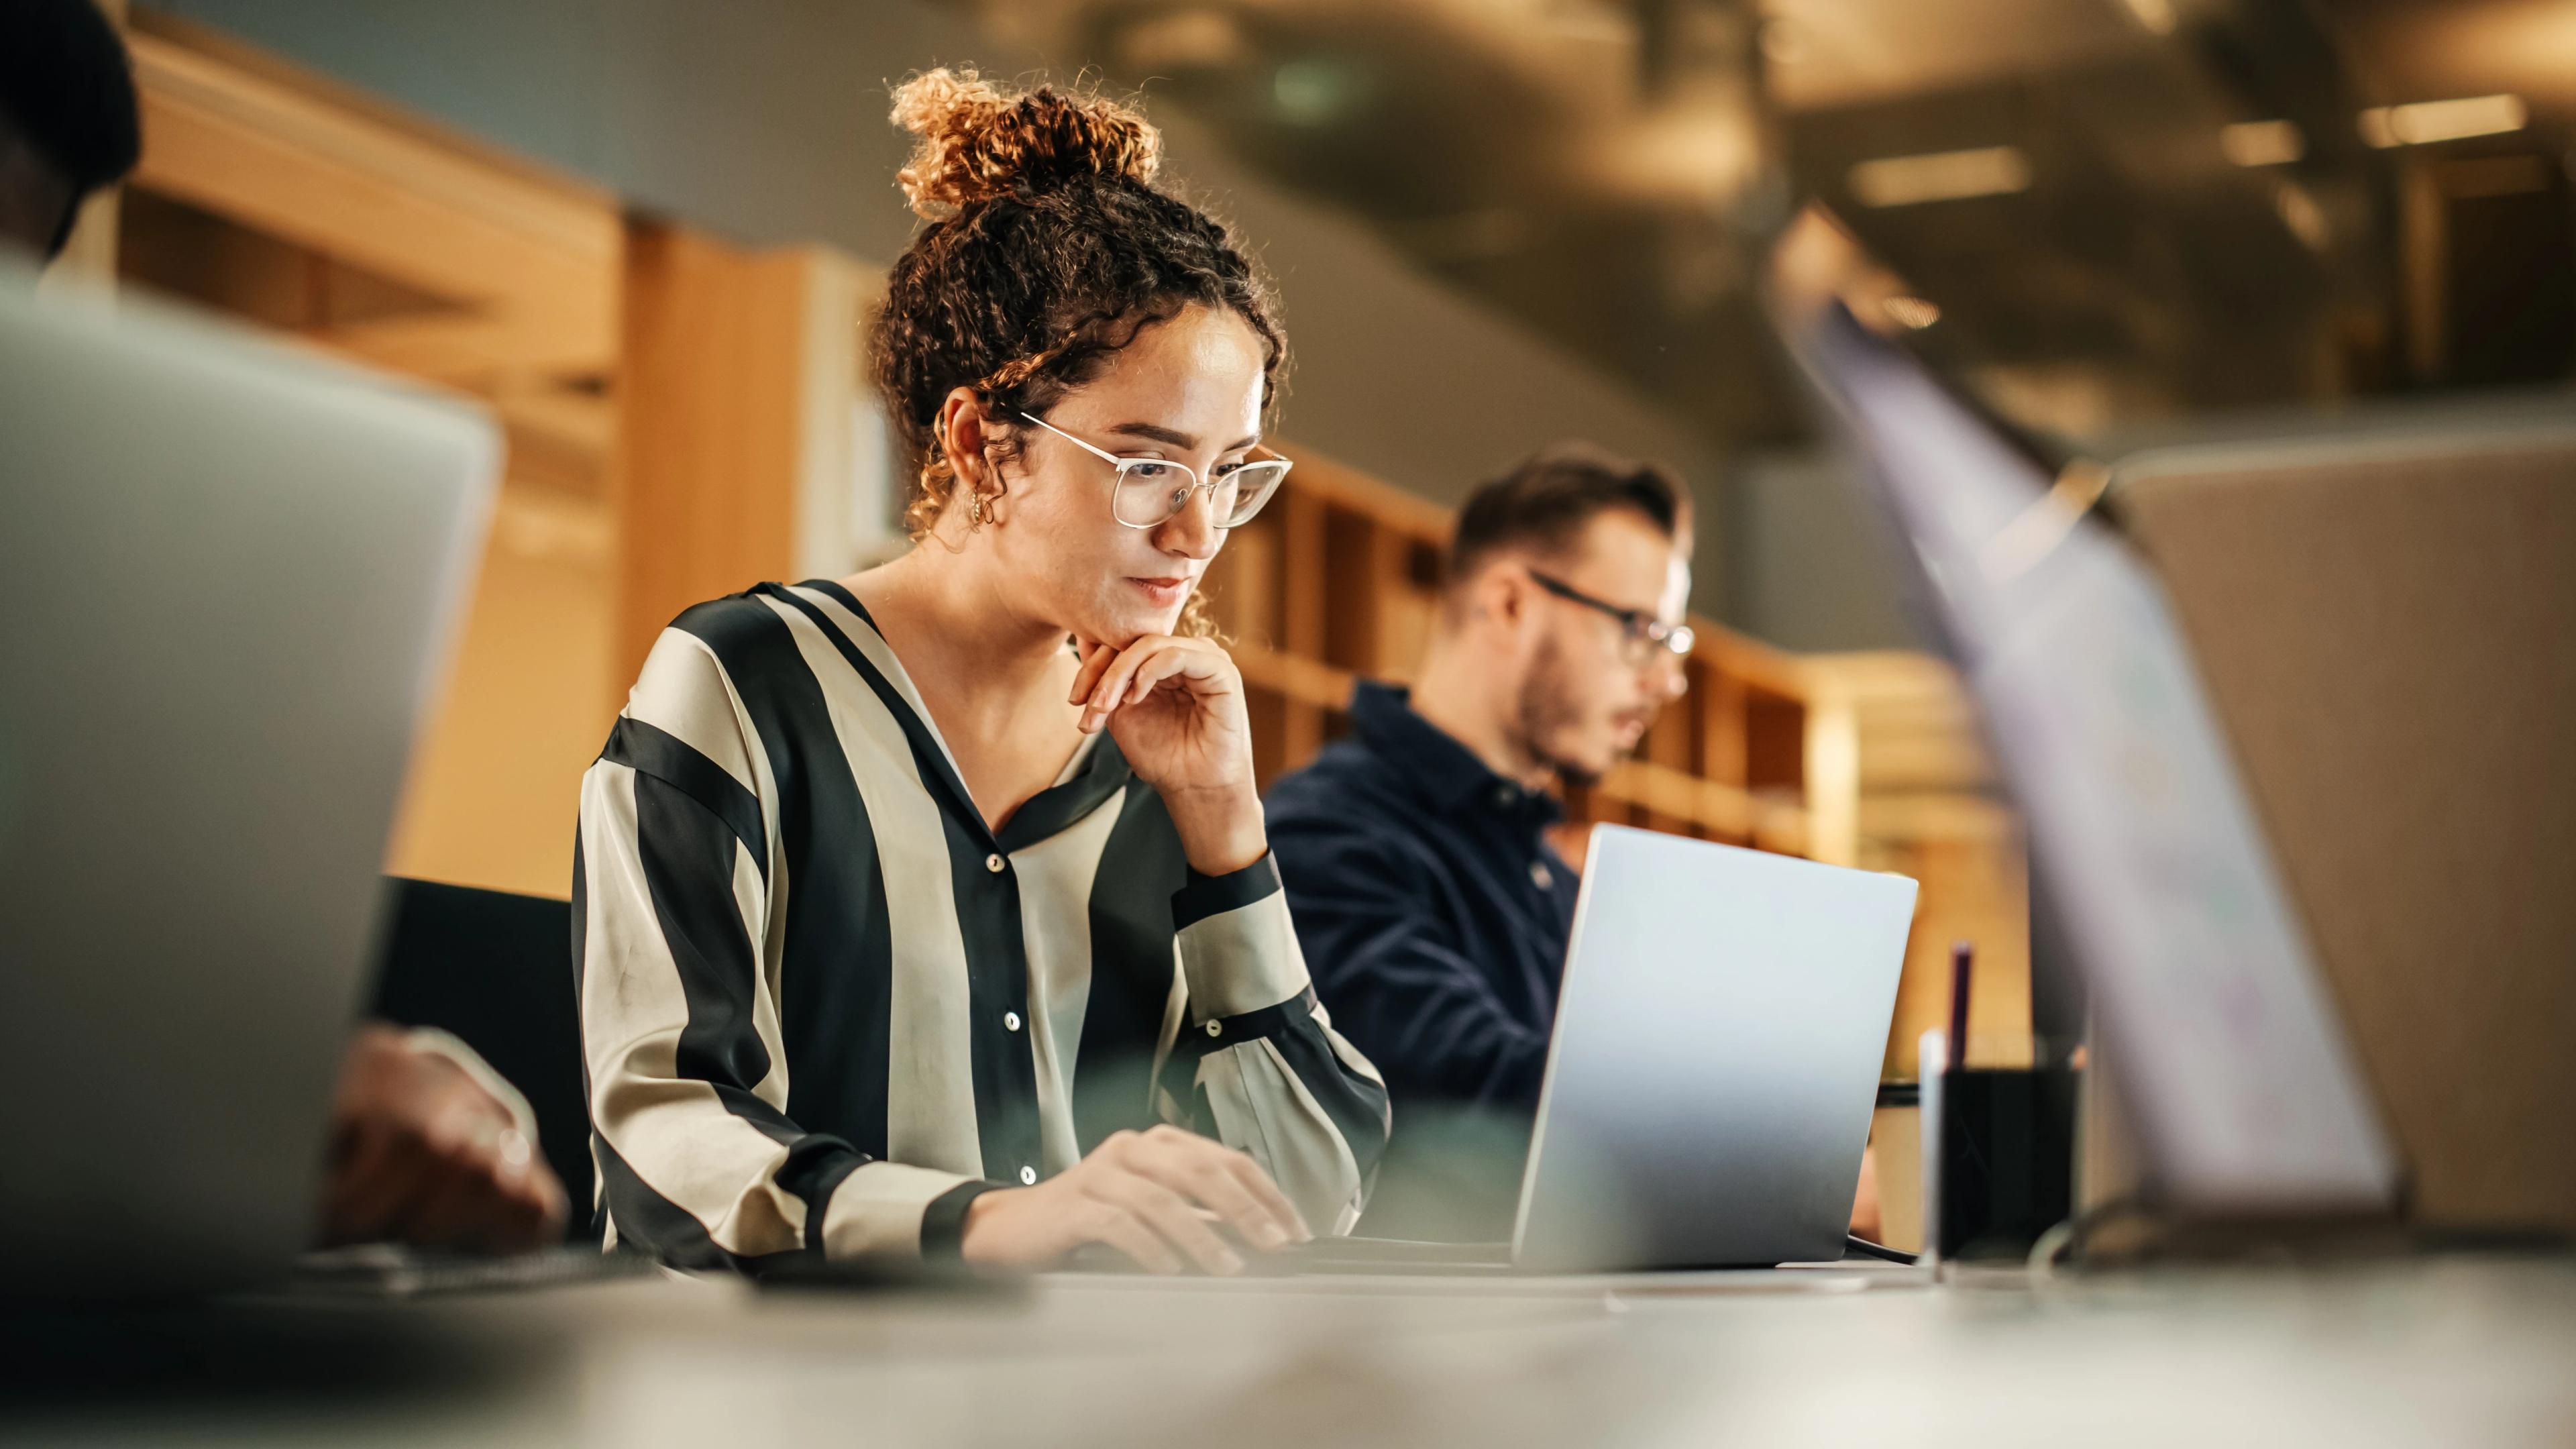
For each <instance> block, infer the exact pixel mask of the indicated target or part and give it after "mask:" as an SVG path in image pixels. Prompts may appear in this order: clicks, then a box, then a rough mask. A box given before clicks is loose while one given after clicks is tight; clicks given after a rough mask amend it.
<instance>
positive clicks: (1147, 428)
mask: <svg viewBox="0 0 2576 1449" xmlns="http://www.w3.org/2000/svg"><path fill="white" fill-rule="evenodd" d="M1109 431H1111V432H1112V433H1117V434H1121V435H1123V436H1126V437H1130V438H1146V439H1150V440H1152V441H1154V442H1157V443H1168V444H1170V445H1171V446H1173V447H1175V448H1184V449H1187V448H1196V447H1197V446H1198V445H1199V440H1198V435H1197V434H1195V433H1184V432H1182V431H1181V430H1180V429H1178V428H1167V427H1164V426H1163V425H1162V424H1160V423H1120V424H1119V425H1118V426H1116V427H1114V428H1111V429H1110V430H1109ZM1260 441H1261V435H1260V434H1259V433H1254V434H1253V435H1252V436H1250V437H1248V438H1245V439H1244V440H1243V441H1241V442H1239V443H1235V444H1233V445H1231V446H1229V447H1227V448H1226V449H1225V451H1226V452H1229V453H1231V452H1235V451H1237V450H1239V449H1243V448H1249V447H1251V446H1253V445H1254V444H1255V443H1258V442H1260Z"/></svg>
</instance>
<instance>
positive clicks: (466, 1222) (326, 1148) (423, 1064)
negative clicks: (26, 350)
mask: <svg viewBox="0 0 2576 1449" xmlns="http://www.w3.org/2000/svg"><path fill="white" fill-rule="evenodd" d="M141 154H142V126H141V119H140V110H139V107H138V105H137V103H136V100H135V93H134V77H133V72H132V69H131V66H130V64H129V62H128V60H127V57H126V53H125V44H124V42H123V41H122V40H121V39H119V38H118V36H117V33H116V29H115V27H114V26H113V25H111V24H109V23H108V20H107V18H106V17H105V16H104V15H102V14H101V13H100V12H99V10H98V9H97V7H96V6H95V5H93V4H91V3H90V0H0V253H5V252H7V251H10V250H17V251H23V252H26V253H28V254H30V255H31V256H32V257H33V258H34V259H35V260H37V261H39V262H46V261H51V260H53V259H54V258H55V257H57V256H59V255H61V253H62V250H63V245H64V243H65V242H66V241H68V240H69V239H70V237H71V232H72V226H73V224H74V223H75V222H76V221H77V220H78V219H79V216H80V208H81V203H82V202H84V201H85V200H87V199H88V198H89V196H90V195H91V194H92V193H94V192H97V191H100V190H102V189H104V188H107V187H110V186H113V185H115V184H116V183H117V182H119V181H121V180H123V179H124V177H125V175H126V173H127V172H129V171H132V170H133V169H134V165H135V162H136V161H137V160H138V159H140V157H141ZM317 1146H318V1147H319V1148H320V1150H322V1151H323V1152H324V1153H325V1155H326V1160H327V1163H328V1167H327V1173H326V1180H325V1182H324V1186H323V1204H322V1227H321V1239H322V1241H324V1242H326V1243H351V1242H370V1241H379V1240H394V1241H401V1242H409V1243H416V1244H420V1245H423V1246H431V1247H458V1248H477V1249H486V1250H492V1251H509V1250H516V1249H523V1248H533V1247H537V1246H540V1245H543V1244H545V1243H549V1242H554V1241H557V1240H559V1239H560V1238H561V1237H562V1236H563V1225H564V1216H565V1203H564V1192H563V1186H562V1184H561V1183H559V1182H557V1181H556V1180H555V1175H554V1173H553V1172H552V1171H551V1170H550V1169H548V1168H547V1166H546V1164H545V1160H544V1159H543V1158H542V1157H539V1156H538V1155H537V1153H536V1150H535V1149H536V1127H535V1120H534V1117H533V1116H532V1114H530V1112H529V1111H528V1107H527V1103H526V1102H525V1101H524V1100H523V1099H522V1098H521V1097H520V1095H519V1093H518V1092H517V1091H516V1090H514V1089H513V1088H512V1087H510V1085H509V1084H508V1083H506V1082H504V1081H502V1080H501V1079H500V1078H499V1077H498V1076H496V1075H494V1074H493V1072H492V1070H491V1069H490V1068H489V1067H488V1066H486V1065H484V1063H483V1061H482V1060H481V1058H479V1057H477V1056H476V1055H475V1054H474V1053H473V1051H471V1050H470V1049H468V1048H467V1047H466V1046H465V1044H464V1043H462V1042H460V1041H457V1040H456V1039H455V1038H454V1037H451V1036H447V1035H445V1034H444V1033H438V1032H426V1031H404V1030H401V1029H399V1028H396V1027H392V1026H389V1025H386V1024H384V1023H381V1022H368V1023H363V1024H361V1025H360V1026H359V1027H358V1028H357V1030H356V1031H354V1032H353V1033H351V1036H350V1040H349V1046H348V1050H347V1052H346V1054H345V1055H344V1056H343V1058H342V1060H341V1068H340V1080H339V1083H338V1085H337V1087H336V1088H335V1089H334V1091H333V1093H332V1103H331V1125H330V1131H329V1138H328V1141H327V1142H326V1143H323V1144H317Z"/></svg>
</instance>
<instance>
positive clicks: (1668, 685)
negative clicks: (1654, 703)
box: [1649, 649, 1690, 701]
mask: <svg viewBox="0 0 2576 1449" xmlns="http://www.w3.org/2000/svg"><path fill="white" fill-rule="evenodd" d="M1652 668H1653V671H1654V673H1653V676H1652V682H1651V684H1650V686H1649V687H1650V688H1651V689H1652V690H1653V691H1654V692H1655V694H1656V695H1658V696H1659V697H1661V698H1663V699H1665V700H1667V701H1669V700H1676V699H1679V698H1681V697H1682V696H1683V695H1685V694H1688V693H1689V692H1690V676H1689V674H1688V673H1687V672H1685V671H1684V670H1683V668H1682V657H1681V656H1680V655H1678V654H1675V653H1674V652H1673V651H1671V650H1669V649H1658V650H1656V651H1655V659H1654V664H1653V666H1652Z"/></svg>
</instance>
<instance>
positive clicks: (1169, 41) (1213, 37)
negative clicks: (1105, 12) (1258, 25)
mask: <svg viewBox="0 0 2576 1449" xmlns="http://www.w3.org/2000/svg"><path fill="white" fill-rule="evenodd" d="M1118 51H1119V55H1120V57H1121V58H1122V59H1123V60H1124V61H1125V63H1126V65H1127V68H1128V69H1130V70H1133V71H1180V70H1227V69H1231V68H1233V67H1235V66H1238V65H1241V64H1243V63H1244V62H1245V61H1246V60H1248V59H1250V58H1251V54H1252V47H1251V46H1250V45H1249V44H1247V43H1246V42H1245V41H1244V38H1243V27H1242V26H1240V25H1237V24H1236V23H1235V20H1234V17H1233V16H1231V15H1228V14H1226V13H1225V12H1224V11H1222V10H1171V11H1165V12H1164V13H1162V14H1159V15H1151V16H1147V17H1146V18H1144V19H1141V20H1138V21H1136V22H1135V23H1133V24H1131V25H1129V26H1127V27H1126V28H1125V29H1124V30H1122V31H1121V32H1119V36H1118Z"/></svg>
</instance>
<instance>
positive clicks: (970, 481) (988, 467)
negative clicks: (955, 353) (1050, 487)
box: [939, 387, 1009, 524]
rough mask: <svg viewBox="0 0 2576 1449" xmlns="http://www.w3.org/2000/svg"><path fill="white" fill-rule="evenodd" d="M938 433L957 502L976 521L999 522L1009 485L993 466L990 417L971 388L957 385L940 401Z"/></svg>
mask: <svg viewBox="0 0 2576 1449" xmlns="http://www.w3.org/2000/svg"><path fill="white" fill-rule="evenodd" d="M939 436H940V439H941V448H942V450H943V451H944V452H945V453H946V454H947V457H948V467H949V470H950V472H952V473H954V474H955V475H956V478H957V497H956V502H957V506H958V507H959V508H960V509H961V510H963V511H965V512H966V514H967V516H968V517H969V518H971V519H973V520H974V521H975V522H977V523H979V524H982V523H1000V522H1001V521H1002V515H1003V511H1004V509H1005V507H1006V504H1005V502H1004V499H1005V497H1006V495H1007V494H1008V492H1009V489H1008V486H1007V485H1006V484H1005V483H1004V481H1003V478H1002V470H1001V469H999V468H996V467H994V466H993V460H992V457H991V454H990V451H989V450H990V448H991V445H992V442H993V437H992V431H991V420H990V417H989V415H988V414H986V413H985V411H984V404H983V401H982V400H981V399H979V398H977V397H976V396H975V393H974V390H973V389H971V388H963V387H961V388H957V389H955V390H953V391H951V392H950V393H949V394H948V396H947V398H946V399H945V400H944V401H942V402H941V403H940V405H939ZM978 500H981V502H982V505H983V506H982V507H981V508H980V509H978V508H976V506H975V505H976V503H977V501H978Z"/></svg>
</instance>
